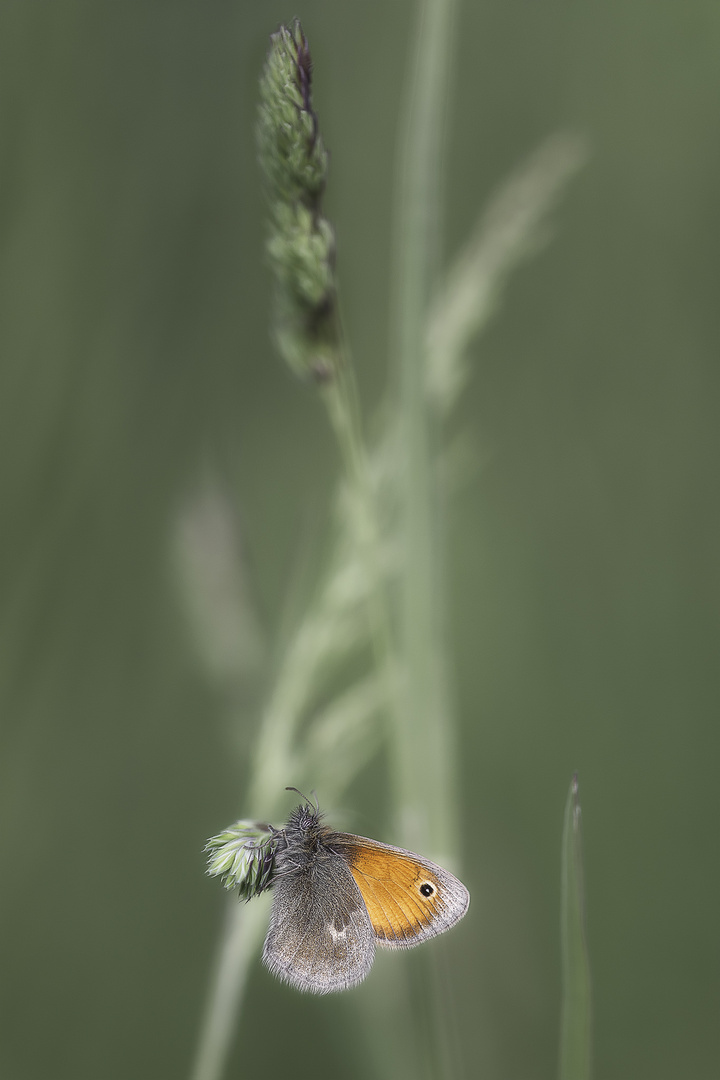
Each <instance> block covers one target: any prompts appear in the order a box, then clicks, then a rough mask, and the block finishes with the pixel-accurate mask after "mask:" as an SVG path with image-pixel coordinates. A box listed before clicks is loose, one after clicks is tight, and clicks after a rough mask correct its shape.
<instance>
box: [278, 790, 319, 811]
mask: <svg viewBox="0 0 720 1080" xmlns="http://www.w3.org/2000/svg"><path fill="white" fill-rule="evenodd" d="M285 790H286V791H295V792H296V793H297V794H298V795H299V796H300V798H301V799H304V800H305V802H306V803H307V804H308V806H312V802H313V801H312V799H308V797H307V795H303V793H302V791H301V790H300V788H296V787H286V788H285ZM313 795H315V809H316V810H317V811H318V813H319V812H320V804H319V803H318V797H317V794H316V793H315V792H313Z"/></svg>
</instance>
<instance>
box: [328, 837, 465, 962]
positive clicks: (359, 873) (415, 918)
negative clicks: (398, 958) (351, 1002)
mask: <svg viewBox="0 0 720 1080" xmlns="http://www.w3.org/2000/svg"><path fill="white" fill-rule="evenodd" d="M335 838H337V839H338V840H340V844H337V845H336V843H333V845H332V846H333V848H335V850H338V851H341V853H342V855H343V856H344V858H345V859H346V860H347V863H348V865H349V867H350V872H351V874H352V876H353V878H354V879H355V883H356V884H357V887H358V888H359V890H360V895H361V896H362V898H363V901H364V903H365V906H366V908H367V911H368V915H369V916H370V922H371V924H372V928H373V932H374V934H375V939H376V941H377V942H378V944H380V945H387V946H389V947H390V948H409V947H410V946H412V945H418V944H419V943H420V942H421V941H425V940H426V939H427V938H430V937H434V936H435V935H436V934H441V933H442V932H443V930H447V929H449V927H451V926H452V925H453V924H454V923H456V922H457V921H458V919H461V918H462V916H463V915H464V914H465V912H466V911H467V909H468V904H469V903H470V895H469V893H468V891H467V889H466V888H465V886H464V885H463V884H462V882H461V881H458V879H457V878H456V877H454V876H453V875H452V874H450V873H449V872H448V871H447V870H443V869H442V867H441V866H436V864H435V863H431V862H430V861H429V860H428V859H423V858H421V856H419V855H414V854H413V853H412V852H411V851H406V850H405V849H404V848H396V847H391V846H390V845H389V844H381V843H380V842H379V841H377V840H368V839H366V837H364V836H353V835H351V834H350V833H336V834H335Z"/></svg>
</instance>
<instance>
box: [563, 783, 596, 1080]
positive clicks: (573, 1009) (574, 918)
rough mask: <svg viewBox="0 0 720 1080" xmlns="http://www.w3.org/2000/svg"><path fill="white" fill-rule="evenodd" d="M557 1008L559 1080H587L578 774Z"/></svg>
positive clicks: (571, 802) (568, 838) (568, 821)
mask: <svg viewBox="0 0 720 1080" xmlns="http://www.w3.org/2000/svg"><path fill="white" fill-rule="evenodd" d="M560 947H561V953H562V1005H561V1020H560V1070H559V1077H560V1080H590V1053H591V1046H590V1039H591V1019H592V1008H591V1000H590V963H589V959H588V951H587V944H586V941H585V898H584V891H583V860H582V839H581V833H580V801H579V799H578V779H577V774H576V775H575V776H573V778H572V783H571V785H570V791H569V793H568V799H567V803H566V806H565V823H564V827H563V840H562V882H561V895H560Z"/></svg>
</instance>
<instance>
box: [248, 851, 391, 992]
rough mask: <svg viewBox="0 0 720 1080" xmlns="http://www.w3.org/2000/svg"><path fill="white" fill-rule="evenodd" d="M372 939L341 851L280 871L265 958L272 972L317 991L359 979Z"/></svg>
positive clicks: (370, 958) (369, 959) (368, 962)
mask: <svg viewBox="0 0 720 1080" xmlns="http://www.w3.org/2000/svg"><path fill="white" fill-rule="evenodd" d="M374 955H375V940H374V934H373V929H372V927H371V925H370V919H369V917H368V912H367V910H366V905H365V904H364V903H363V899H362V897H361V895H360V890H359V889H358V886H357V885H356V883H355V880H354V879H353V876H352V874H351V873H350V871H349V869H348V867H347V864H346V862H345V861H344V859H343V858H341V856H340V855H336V854H333V853H331V852H325V853H324V854H323V857H322V858H320V859H317V860H313V861H312V862H309V863H308V865H307V866H306V867H305V869H304V870H303V872H301V873H288V874H285V875H283V874H282V873H281V874H280V875H279V876H278V878H277V880H276V882H275V885H274V890H273V902H272V910H271V912H270V926H269V928H268V932H267V937H266V938H265V946H264V949H263V960H264V962H265V964H266V965H267V966H268V968H269V969H270V971H272V972H273V974H275V975H277V976H279V977H280V978H281V979H284V980H285V981H286V982H289V983H291V984H292V985H293V986H295V987H297V989H298V990H305V991H310V992H311V993H315V994H328V993H330V992H331V991H334V990H345V989H347V988H348V987H350V986H355V985H356V983H359V982H362V980H363V979H364V978H365V976H366V975H367V973H368V972H369V970H370V968H371V967H372V962H373V958H374Z"/></svg>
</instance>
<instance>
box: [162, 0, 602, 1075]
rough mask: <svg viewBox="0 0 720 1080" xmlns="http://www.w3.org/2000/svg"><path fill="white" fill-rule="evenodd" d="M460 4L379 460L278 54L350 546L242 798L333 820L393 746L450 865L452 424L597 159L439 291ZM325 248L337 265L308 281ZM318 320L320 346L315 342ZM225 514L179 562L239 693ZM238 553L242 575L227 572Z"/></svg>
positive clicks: (410, 809)
mask: <svg viewBox="0 0 720 1080" xmlns="http://www.w3.org/2000/svg"><path fill="white" fill-rule="evenodd" d="M454 4H455V0H423V2H422V3H421V4H420V22H419V31H418V34H417V38H416V44H415V49H414V54H413V57H412V61H411V68H410V78H409V82H408V89H407V94H406V99H405V104H404V108H403V114H402V123H401V128H400V131H401V136H400V139H401V142H400V158H399V168H398V187H397V191H396V218H397V232H396V240H395V244H396V247H395V258H394V293H393V303H394V314H393V316H392V325H393V327H394V333H393V345H392V354H393V355H392V361H393V365H394V367H395V371H396V374H397V379H396V384H395V386H394V387H393V389H394V390H395V392H396V393H397V395H399V397H397V398H395V399H392V400H391V401H390V407H386V408H385V409H384V410H383V413H382V415H383V420H384V423H383V425H381V427H380V433H379V436H378V438H377V440H376V442H375V443H374V444H373V445H372V446H370V447H369V448H368V447H367V446H366V444H365V442H364V441H363V436H362V426H361V422H360V414H359V407H358V401H357V395H356V391H355V383H354V376H353V372H352V368H351V366H350V359H349V354H348V353H347V351H346V350H345V346H344V344H343V337H342V332H341V328H340V323H339V317H338V314H337V308H336V296H335V282H334V259H333V255H332V252H333V250H334V237H333V236H332V231H331V227H330V225H329V223H327V222H326V221H325V220H324V219H323V218H322V213H321V209H320V194H321V193H322V190H323V187H324V172H323V169H324V160H325V159H324V149H323V147H322V142H321V140H320V138H319V133H318V128H317V118H316V117H315V115H314V113H312V109H311V106H310V93H309V91H310V71H311V66H310V60H309V50H308V49H307V42H306V41H305V39H304V36H303V34H302V29H301V28H300V25H299V23H295V24H293V26H292V27H291V28H285V27H283V28H281V30H280V31H278V34H276V35H273V39H272V40H273V47H272V48H271V54H270V56H272V54H273V49H275V50H277V49H280V50H281V51H280V54H279V60H278V62H279V64H280V68H279V69H278V71H276V72H275V73H273V72H272V71H271V72H268V69H267V68H266V70H265V72H264V73H263V81H262V83H261V85H264V86H265V87H267V86H268V85H269V86H270V90H271V91H272V90H273V88H277V87H287V86H290V87H291V89H292V88H293V87H294V93H295V95H296V97H295V102H294V104H293V107H292V109H291V110H290V112H291V113H292V114H293V115H294V114H295V113H298V114H299V115H300V117H301V120H302V123H303V124H305V132H306V136H307V133H309V137H306V139H305V143H306V145H308V146H309V147H310V151H311V160H309V163H308V162H307V161H302V160H300V161H299V165H298V172H297V175H296V176H295V177H291V185H290V186H291V187H292V185H293V184H296V183H299V182H301V181H302V180H303V177H304V176H306V175H307V173H308V169H309V171H310V175H311V179H312V184H313V185H314V187H313V192H312V213H310V214H309V215H308V214H307V213H305V209H306V208H305V209H304V208H303V205H300V207H299V208H298V207H292V206H290V205H289V204H288V205H284V206H283V205H281V206H279V207H278V208H276V210H275V212H274V216H273V222H274V225H275V226H276V227H277V228H279V229H285V230H286V232H285V233H284V234H283V235H279V236H278V235H277V234H275V235H274V236H273V235H272V234H271V241H270V245H271V258H280V259H281V260H282V259H285V260H286V261H285V263H284V264H282V265H281V266H280V273H279V274H278V275H276V276H278V278H279V280H280V282H281V285H282V288H283V290H284V292H283V294H282V295H281V296H280V297H279V303H278V315H279V318H280V319H281V325H280V328H279V330H278V343H279V345H280V348H281V351H282V352H283V355H285V357H286V359H287V360H288V362H289V363H290V366H291V367H293V368H294V369H295V370H301V369H302V368H303V367H305V368H306V370H307V371H308V372H309V373H310V374H311V376H312V377H314V378H315V379H316V381H317V383H318V389H319V393H320V395H321V396H322V398H323V400H324V402H325V405H326V407H327V409H328V416H329V420H330V423H331V426H332V428H333V430H334V432H335V434H336V436H337V438H338V444H339V450H340V455H341V459H342V462H343V464H344V474H343V476H342V479H341V481H340V484H339V490H338V495H337V499H336V508H335V519H334V527H335V529H334V548H333V550H332V552H331V555H330V557H329V558H328V561H327V564H326V566H325V567H324V568H323V571H322V577H321V580H320V581H319V583H318V586H317V589H316V591H315V593H314V595H313V598H312V600H311V602H310V603H309V604H308V606H307V608H306V610H305V611H304V612H303V613H301V617H300V618H299V619H298V620H297V622H296V625H295V627H294V630H293V631H292V633H291V634H290V636H289V638H288V640H287V641H286V642H285V643H284V647H283V648H281V649H279V650H278V655H277V658H276V661H275V663H274V665H273V670H272V671H271V672H270V673H269V675H268V677H267V685H268V687H269V691H268V693H267V696H266V701H265V706H264V708H263V710H262V715H261V719H260V725H259V729H258V735H257V740H256V744H255V752H254V755H253V763H252V767H251V771H250V777H251V780H250V789H249V791H248V793H247V800H246V809H247V816H248V817H252V818H255V819H261V820H267V821H275V822H277V821H278V820H282V819H283V818H284V816H285V809H286V803H287V796H286V793H285V787H286V785H288V784H294V785H296V786H298V787H300V788H303V787H304V786H307V787H308V788H309V787H314V788H316V789H317V790H318V791H319V793H320V796H321V798H322V801H323V804H324V805H325V806H326V807H329V808H332V807H333V806H334V805H337V804H338V803H339V802H340V801H341V799H342V797H343V794H344V792H345V791H346V789H347V787H348V785H349V784H350V783H351V781H352V780H353V779H354V778H355V777H356V776H357V774H358V773H359V772H360V771H361V769H362V768H363V767H364V766H365V765H366V764H367V762H368V761H369V760H370V759H371V758H372V756H373V755H374V754H375V753H376V752H377V750H378V749H379V747H380V746H381V743H382V740H383V738H385V737H389V747H390V751H391V754H392V763H393V770H392V776H393V781H394V791H393V792H392V797H393V802H394V806H395V809H396V816H397V819H398V839H399V840H400V842H402V843H404V844H406V845H408V846H413V847H417V849H419V850H422V851H423V852H424V853H425V854H428V855H430V856H431V857H434V858H436V859H438V860H439V861H443V862H445V863H447V864H450V865H452V864H454V863H455V862H456V853H457V848H458V846H459V832H458V828H457V822H458V816H459V815H458V806H457V804H458V787H459V785H458V782H457V779H456V775H455V746H454V742H455V725H454V722H453V719H452V716H451V709H450V706H449V697H450V695H449V693H448V688H447V682H446V662H445V645H444V636H445V627H446V623H445V616H444V610H443V607H444V602H443V592H444V589H443V559H442V551H441V548H442V544H441V541H442V534H441V530H440V527H439V524H440V520H441V515H440V493H439V491H438V485H439V477H440V475H441V474H442V472H443V470H442V469H441V468H440V465H441V464H442V453H441V447H440V428H441V425H442V422H443V421H444V420H445V419H446V418H447V417H448V415H449V414H450V412H451V411H452V408H453V406H454V405H455V404H456V402H457V400H458V397H459V395H460V393H461V391H462V389H463V387H464V385H465V382H466V381H467V378H468V375H469V362H468V352H467V350H468V346H469V344H470V343H471V341H472V339H473V338H474V337H475V336H476V335H477V334H478V333H479V331H480V330H481V329H482V328H483V326H484V325H485V323H486V322H487V320H488V319H489V317H490V316H491V314H492V312H493V310H494V307H495V305H496V303H497V300H498V297H499V294H500V291H501V287H502V285H503V283H504V280H505V278H506V277H507V275H508V274H509V272H510V271H511V270H512V268H513V267H514V266H515V265H517V264H518V263H519V262H521V261H522V260H523V259H525V258H526V257H527V256H528V255H529V254H532V253H534V252H535V251H536V250H537V249H538V247H539V246H540V243H541V242H542V241H543V240H546V239H547V236H548V233H549V230H548V229H547V226H546V224H545V218H546V216H547V213H548V211H549V210H550V208H551V207H552V205H553V203H554V200H555V199H556V197H557V196H558V194H559V192H560V191H561V190H562V188H563V186H564V184H565V183H566V182H567V180H568V179H569V177H570V176H571V175H572V174H573V173H574V171H575V170H576V169H577V168H578V167H579V166H580V165H581V164H582V162H583V160H584V156H585V154H584V150H583V147H582V145H581V144H580V143H579V142H578V141H577V140H575V139H572V138H569V137H556V138H555V139H554V140H551V141H550V142H548V144H546V145H545V146H544V147H542V148H541V150H540V151H539V152H538V153H537V154H536V155H535V156H534V157H533V158H532V159H531V160H530V162H529V163H528V164H527V165H526V166H525V167H524V168H523V169H522V170H520V172H519V173H518V175H517V176H515V177H513V178H511V180H510V181H509V182H508V183H507V184H505V185H503V188H502V190H501V192H500V193H499V195H498V196H497V197H496V198H495V199H494V200H493V201H492V202H491V203H490V205H489V208H488V210H487V211H486V212H485V214H483V215H482V216H481V218H480V220H479V222H478V225H477V227H476V229H475V231H474V233H473V235H472V237H471V239H470V242H469V244H468V245H467V248H466V249H465V250H464V251H463V252H462V253H461V254H460V256H459V258H458V259H457V260H456V261H455V263H454V264H453V265H452V266H451V267H450V270H449V271H448V273H447V274H446V275H445V277H444V279H443V280H442V281H441V282H440V283H439V284H438V282H437V265H438V246H439V231H440V210H439V207H440V172H441V158H442V134H441V133H442V123H443V116H444V113H445V104H446V97H447V73H448V70H449V64H450V48H451V25H452V16H453V9H454ZM276 57H277V53H276ZM269 62H270V60H269ZM261 123H262V111H261ZM261 142H262V140H261ZM302 145H303V141H302V139H300V140H299V142H297V143H295V144H293V145H292V146H290V147H289V148H287V147H286V148H285V152H284V157H285V158H286V159H287V158H288V157H289V158H292V157H293V155H297V152H298V146H300V148H301V149H302ZM262 154H263V148H262V145H261V158H262ZM295 160H297V157H296V158H295ZM298 177H299V178H300V180H298ZM288 223H290V226H291V231H292V235H293V237H295V239H297V238H298V237H300V241H299V242H300V243H301V244H302V247H301V248H300V249H299V253H298V252H296V253H295V255H294V256H293V258H292V259H291V260H287V258H286V256H287V250H288V245H287V244H286V243H285V240H286V237H287V227H288ZM294 242H295V240H292V243H294ZM273 244H274V248H273V247H272V245H273ZM318 251H320V252H321V256H322V257H323V258H326V259H327V261H326V263H325V264H323V265H321V266H319V268H317V267H316V268H315V270H313V268H312V267H311V268H310V271H311V272H308V263H309V262H311V261H312V259H314V258H315V256H316V254H317V252H318ZM273 252H274V254H273ZM323 253H324V254H323ZM290 263H292V265H290ZM288 267H289V269H288ZM298 267H300V269H301V270H302V279H301V280H300V284H299V286H298V288H299V289H300V292H298V291H297V289H296V291H295V292H294V293H293V292H292V290H291V292H290V294H288V291H287V289H288V274H290V276H292V275H296V274H297V271H298ZM283 275H285V276H284V278H283ZM291 284H292V283H291ZM292 288H295V286H294V285H293V286H292ZM302 290H305V291H304V292H302ZM301 293H302V295H301ZM308 326H311V327H312V328H313V334H314V335H315V336H314V338H313V339H312V340H310V339H308V338H307V337H306V338H305V339H303V338H302V328H303V327H305V328H307V327H308ZM298 328H299V329H300V331H301V333H300V334H298V333H297V331H298ZM391 366H392V365H391ZM446 479H447V476H443V480H446ZM450 479H452V477H450ZM216 499H217V491H215V493H214V495H213V500H216ZM210 512H211V513H212V514H213V515H214V518H215V519H216V520H222V521H223V522H224V523H225V527H228V523H229V522H231V521H232V513H231V512H230V510H228V512H227V513H226V514H224V515H223V514H219V513H218V509H217V506H216V504H215V501H213V502H212V503H211V504H209V503H208V500H207V497H206V494H204V493H203V492H201V493H200V494H199V496H197V497H194V498H193V499H192V500H190V502H189V504H188V507H187V508H186V510H185V511H184V512H183V515H182V518H181V527H180V528H179V529H178V532H177V537H176V539H177V545H176V554H177V559H178V565H179V569H180V579H181V582H182V583H183V584H184V591H185V594H186V596H187V598H188V604H187V606H188V615H189V618H190V620H191V622H192V623H193V627H194V631H195V634H196V636H197V638H198V639H202V643H200V642H199V649H198V651H199V655H200V657H201V659H202V660H203V661H204V665H205V668H206V671H207V673H208V676H209V677H210V678H211V679H213V680H214V681H215V682H216V684H217V685H218V686H219V687H220V688H221V689H222V690H223V692H224V693H225V694H226V695H228V694H229V696H230V697H231V698H232V695H233V693H235V694H237V688H238V685H239V684H240V683H241V682H242V678H243V675H246V670H245V667H246V665H245V664H244V661H243V659H242V657H241V655H240V650H241V649H242V638H241V636H240V635H239V634H238V635H237V636H234V635H235V634H236V631H237V628H238V627H246V626H247V625H248V622H250V623H252V620H248V618H247V616H246V615H244V614H243V613H242V612H240V611H239V612H238V613H237V615H236V617H235V618H233V617H232V614H231V613H229V612H228V598H230V601H231V599H232V597H235V599H236V602H237V604H238V605H242V604H243V603H246V601H247V597H246V592H245V591H244V590H242V589H241V588H239V587H237V586H236V587H233V588H229V589H228V590H226V591H225V592H224V602H223V603H222V604H220V605H218V606H217V613H218V614H217V618H216V622H215V624H214V625H213V610H214V609H215V603H216V601H217V582H219V581H228V582H232V581H233V580H234V579H235V578H237V577H238V576H239V574H240V571H239V569H238V567H234V566H233V565H232V558H233V556H232V553H233V551H237V550H238V549H239V547H240V545H239V543H237V541H235V542H230V541H229V540H227V539H226V540H224V541H223V542H222V543H220V544H215V545H213V544H208V543H207V542H204V540H203V538H204V537H206V528H205V525H204V522H203V519H204V517H206V516H207V515H208V513H210ZM208 560H210V561H212V562H213V569H212V571H209V570H208V565H207V563H208ZM223 560H226V561H227V563H228V565H225V566H224V567H223V566H222V565H218V564H219V563H222V562H223ZM394 590H397V591H398V595H399V598H400V603H399V611H400V617H399V631H398V632H397V633H394V629H393V627H392V626H391V625H390V619H389V614H388V613H389V611H390V610H391V605H390V602H389V594H390V593H391V592H394ZM204 593H206V594H207V597H206V599H205V600H204V601H203V598H202V597H203V594H204ZM368 645H371V649H372V655H373V659H374V663H371V664H370V665H369V668H368V670H366V672H365V674H364V675H362V676H361V677H359V678H358V680H357V681H356V682H355V684H354V685H352V686H350V687H349V688H348V689H347V690H346V691H345V692H344V693H341V694H334V695H333V697H332V699H331V702H330V704H327V703H323V701H322V694H323V690H324V689H325V688H326V687H327V685H328V679H329V678H330V677H331V676H333V675H336V674H337V672H338V669H339V668H340V667H341V666H342V665H344V664H346V662H347V660H348V659H349V658H351V657H355V658H357V657H358V656H362V655H364V654H365V651H366V650H367V647H368ZM234 651H235V652H236V653H237V657H236V667H235V668H233V662H232V656H233V652H234ZM237 700H239V697H238V698H237ZM239 712H240V710H239V707H238V715H239ZM383 719H384V720H385V721H386V722H385V723H384V724H383V722H382V720H383ZM253 909H254V910H253ZM260 912H264V906H263V904H262V899H261V900H260V901H258V900H254V901H253V904H252V905H251V909H249V910H248V909H246V907H245V905H240V904H238V903H237V901H236V900H231V902H230V908H229V912H228V918H227V923H226V927H225V931H224V935H223V940H222V942H221V944H220V949H219V955H218V959H217V964H216V969H215V974H214V976H213V977H212V982H211V987H210V991H209V995H208V999H207V1003H206V1009H205V1016H204V1020H203V1024H202V1028H201V1033H200V1039H199V1045H198V1051H197V1057H196V1061H195V1066H194V1070H193V1072H192V1077H193V1080H219V1078H220V1077H221V1076H222V1073H223V1070H224V1067H225V1063H226V1061H227V1058H228V1054H229V1050H230V1047H231V1043H232V1040H233V1037H234V1034H235V1031H236V1029H237V1024H238V1014H239V1011H240V1008H241V1003H242V996H243V990H244V986H245V984H246V980H247V975H248V969H249V965H250V963H251V962H252V961H253V960H254V958H255V957H256V956H257V954H258V951H259V946H260V942H261V939H262V931H263V927H264V919H263V918H262V917H261V915H260ZM410 1071H412V1070H410ZM415 1075H417V1074H416V1073H415Z"/></svg>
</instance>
